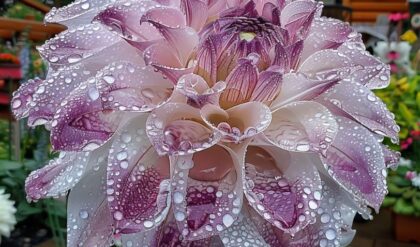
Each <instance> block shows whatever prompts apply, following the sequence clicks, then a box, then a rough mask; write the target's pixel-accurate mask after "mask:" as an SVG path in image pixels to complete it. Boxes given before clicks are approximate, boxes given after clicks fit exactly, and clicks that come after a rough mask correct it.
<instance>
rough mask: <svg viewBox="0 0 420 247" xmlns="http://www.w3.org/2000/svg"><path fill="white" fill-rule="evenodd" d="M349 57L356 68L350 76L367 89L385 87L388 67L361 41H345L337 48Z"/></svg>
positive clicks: (387, 82) (388, 80)
mask: <svg viewBox="0 0 420 247" xmlns="http://www.w3.org/2000/svg"><path fill="white" fill-rule="evenodd" d="M338 50H339V52H342V53H343V54H345V55H346V56H347V57H349V58H350V59H351V60H352V62H353V64H354V66H357V68H358V69H357V70H356V71H355V72H353V74H352V78H354V80H355V81H357V82H359V83H361V84H363V85H365V86H366V87H368V88H369V89H378V88H385V87H387V86H388V85H389V82H390V78H391V76H390V73H391V72H390V67H389V65H386V64H384V63H383V62H381V61H380V60H379V59H377V58H375V57H374V56H372V55H371V54H369V52H367V51H366V48H365V46H364V45H363V43H362V42H347V43H345V44H343V45H342V46H341V47H340V48H339V49H338Z"/></svg>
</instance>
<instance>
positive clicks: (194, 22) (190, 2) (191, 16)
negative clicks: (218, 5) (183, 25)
mask: <svg viewBox="0 0 420 247" xmlns="http://www.w3.org/2000/svg"><path fill="white" fill-rule="evenodd" d="M181 9H182V12H183V13H184V14H185V16H186V19H187V25H188V26H190V27H192V28H194V29H195V30H196V31H197V32H198V31H200V30H201V28H202V27H203V26H204V24H205V23H206V20H207V16H208V12H207V11H208V8H207V4H206V3H205V2H204V1H201V0H181Z"/></svg>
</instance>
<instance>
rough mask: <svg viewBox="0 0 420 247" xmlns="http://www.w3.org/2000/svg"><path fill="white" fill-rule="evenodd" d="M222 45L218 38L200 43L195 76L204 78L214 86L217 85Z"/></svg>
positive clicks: (210, 38) (211, 38)
mask: <svg viewBox="0 0 420 247" xmlns="http://www.w3.org/2000/svg"><path fill="white" fill-rule="evenodd" d="M220 43H221V40H220V38H218V37H217V36H215V37H209V38H207V39H206V40H205V41H204V42H201V43H200V46H199V47H198V51H197V67H196V69H195V74H197V75H200V76H201V77H203V78H204V79H205V80H206V81H207V83H208V84H209V85H210V86H212V85H213V84H214V83H216V76H217V57H218V52H217V51H218V44H220Z"/></svg>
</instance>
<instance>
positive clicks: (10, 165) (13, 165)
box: [0, 160, 22, 172]
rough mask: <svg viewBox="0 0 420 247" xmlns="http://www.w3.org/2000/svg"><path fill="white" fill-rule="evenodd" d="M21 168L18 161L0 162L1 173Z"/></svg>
mask: <svg viewBox="0 0 420 247" xmlns="http://www.w3.org/2000/svg"><path fill="white" fill-rule="evenodd" d="M21 167H22V163H20V162H18V161H11V160H0V172H1V171H9V170H17V169H20V168H21Z"/></svg>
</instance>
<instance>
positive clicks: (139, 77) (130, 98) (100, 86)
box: [96, 62, 173, 112]
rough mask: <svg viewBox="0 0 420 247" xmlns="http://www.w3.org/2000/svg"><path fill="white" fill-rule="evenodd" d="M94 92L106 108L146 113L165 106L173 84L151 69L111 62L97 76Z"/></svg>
mask: <svg viewBox="0 0 420 247" xmlns="http://www.w3.org/2000/svg"><path fill="white" fill-rule="evenodd" d="M96 85H97V90H98V92H99V94H100V98H101V100H102V106H103V108H105V109H115V110H120V111H134V112H146V111H151V110H153V109H154V108H156V107H158V106H160V105H162V104H163V103H165V102H166V101H167V100H168V99H169V97H170V96H171V94H172V91H173V84H172V82H171V81H170V80H168V79H165V78H163V76H162V75H161V74H160V73H157V72H155V71H153V68H152V67H151V66H137V65H135V64H132V63H129V62H118V63H113V64H111V65H109V66H107V67H105V68H104V69H102V70H101V71H100V73H98V75H97V76H96Z"/></svg>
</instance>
